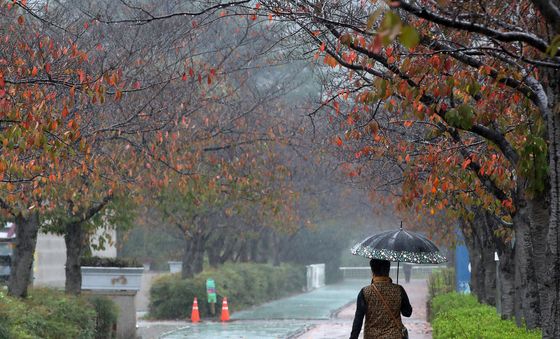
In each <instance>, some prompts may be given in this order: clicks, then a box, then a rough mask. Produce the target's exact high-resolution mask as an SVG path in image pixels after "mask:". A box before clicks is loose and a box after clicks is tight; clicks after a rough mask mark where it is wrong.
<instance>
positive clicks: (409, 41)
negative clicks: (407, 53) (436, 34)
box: [399, 25, 420, 49]
mask: <svg viewBox="0 0 560 339" xmlns="http://www.w3.org/2000/svg"><path fill="white" fill-rule="evenodd" d="M399 40H400V42H401V44H403V45H404V46H405V47H406V48H408V49H412V48H414V47H416V46H417V45H418V43H419V42H420V36H419V35H418V32H416V29H414V27H412V26H409V25H406V26H404V27H403V28H402V30H401V35H400V36H399Z"/></svg>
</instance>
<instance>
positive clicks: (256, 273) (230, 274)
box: [149, 263, 305, 319]
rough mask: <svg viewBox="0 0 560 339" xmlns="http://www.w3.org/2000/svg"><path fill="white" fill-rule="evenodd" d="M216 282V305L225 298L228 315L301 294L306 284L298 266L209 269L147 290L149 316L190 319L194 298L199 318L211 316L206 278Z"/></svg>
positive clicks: (158, 282)
mask: <svg viewBox="0 0 560 339" xmlns="http://www.w3.org/2000/svg"><path fill="white" fill-rule="evenodd" d="M208 278H212V279H214V281H216V291H217V294H218V303H217V306H216V309H217V310H216V312H217V313H219V310H218V309H219V305H220V304H221V302H222V299H223V297H224V296H226V297H227V298H228V301H230V304H229V309H230V311H231V312H235V311H239V310H241V309H245V308H248V307H251V306H254V305H257V304H261V303H263V302H266V301H269V300H273V299H276V298H279V297H282V296H285V295H287V294H290V293H294V292H298V291H301V289H302V287H303V286H304V285H305V270H304V268H303V267H300V266H293V265H286V264H284V265H281V266H279V267H273V266H271V265H265V264H249V263H227V264H224V265H223V266H221V267H219V268H217V269H208V270H205V271H203V272H201V273H200V274H198V275H196V276H195V277H194V278H192V279H181V278H180V275H179V274H170V275H166V276H164V277H162V278H159V279H158V280H156V281H155V282H154V284H153V285H152V288H151V289H150V305H149V309H150V317H152V318H157V319H184V318H187V317H190V313H191V309H192V303H193V299H194V298H195V297H197V298H198V300H199V303H198V308H199V312H200V314H201V316H203V317H204V316H208V315H209V314H210V307H209V304H208V303H207V302H206V279H208Z"/></svg>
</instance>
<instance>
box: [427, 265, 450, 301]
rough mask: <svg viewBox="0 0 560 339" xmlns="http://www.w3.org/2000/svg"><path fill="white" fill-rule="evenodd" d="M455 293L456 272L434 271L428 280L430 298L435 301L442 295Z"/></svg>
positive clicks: (448, 269)
mask: <svg viewBox="0 0 560 339" xmlns="http://www.w3.org/2000/svg"><path fill="white" fill-rule="evenodd" d="M453 291H455V270H454V269H453V268H443V269H440V270H436V271H434V272H433V273H432V274H430V277H429V278H428V297H429V299H430V300H431V299H433V298H435V297H436V296H438V295H440V294H445V293H450V292H453Z"/></svg>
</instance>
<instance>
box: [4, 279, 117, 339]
mask: <svg viewBox="0 0 560 339" xmlns="http://www.w3.org/2000/svg"><path fill="white" fill-rule="evenodd" d="M30 292H31V293H30V295H29V297H28V298H27V299H18V298H12V297H8V296H6V295H5V294H4V293H3V292H0V338H2V339H3V338H10V339H12V338H13V339H28V338H29V339H35V338H45V339H49V338H76V339H93V338H103V339H105V338H111V331H110V330H109V331H107V330H106V327H104V324H107V323H108V322H110V323H111V325H110V326H111V328H110V329H112V324H113V323H115V322H116V305H115V304H114V303H113V302H112V301H110V300H108V299H103V298H100V297H90V298H86V297H75V296H69V295H66V294H64V293H63V292H60V291H55V290H51V289H33V290H31V291H30Z"/></svg>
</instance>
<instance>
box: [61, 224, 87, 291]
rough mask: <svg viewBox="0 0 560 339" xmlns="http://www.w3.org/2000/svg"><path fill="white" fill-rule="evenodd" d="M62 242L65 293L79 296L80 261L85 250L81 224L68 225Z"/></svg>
mask: <svg viewBox="0 0 560 339" xmlns="http://www.w3.org/2000/svg"><path fill="white" fill-rule="evenodd" d="M64 242H65V244H66V268H65V271H66V283H65V286H64V287H65V290H66V293H70V294H80V292H81V290H82V271H81V268H80V259H81V258H82V255H83V254H84V249H85V247H86V246H85V245H86V242H85V232H84V229H83V223H81V222H76V223H68V224H66V226H65V233H64Z"/></svg>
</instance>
